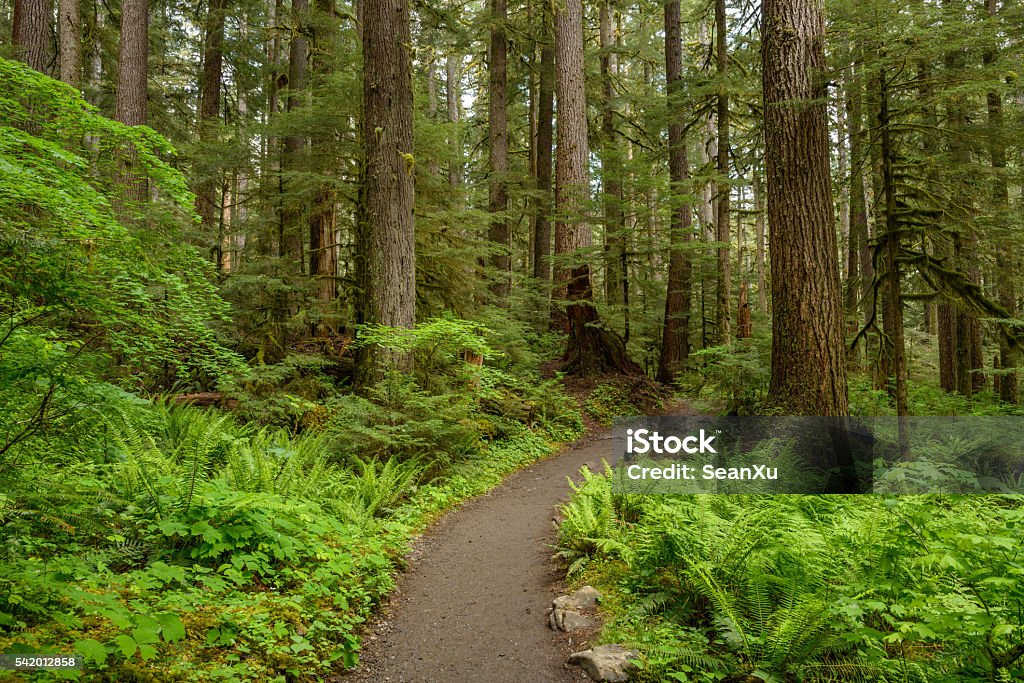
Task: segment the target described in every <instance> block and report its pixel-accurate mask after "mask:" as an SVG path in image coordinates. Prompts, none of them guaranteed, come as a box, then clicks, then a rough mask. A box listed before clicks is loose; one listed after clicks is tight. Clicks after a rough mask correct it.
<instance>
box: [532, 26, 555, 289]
mask: <svg viewBox="0 0 1024 683" xmlns="http://www.w3.org/2000/svg"><path fill="white" fill-rule="evenodd" d="M550 21H551V19H550V16H548V13H547V12H545V19H544V26H545V32H544V33H545V36H544V43H543V45H542V46H541V50H540V85H539V86H538V93H537V100H538V103H537V193H538V197H537V224H536V225H537V227H536V231H535V234H534V240H533V276H534V277H535V278H537V279H538V280H539V281H540V282H541V285H542V287H546V286H547V285H550V283H551V162H552V141H553V139H554V120H555V117H554V109H555V46H554V41H553V36H552V35H551V24H550Z"/></svg>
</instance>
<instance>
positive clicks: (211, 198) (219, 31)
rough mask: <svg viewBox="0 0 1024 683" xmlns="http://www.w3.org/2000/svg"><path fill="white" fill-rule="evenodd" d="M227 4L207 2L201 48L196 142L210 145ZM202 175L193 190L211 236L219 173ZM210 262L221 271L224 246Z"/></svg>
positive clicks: (212, 169) (214, 169)
mask: <svg viewBox="0 0 1024 683" xmlns="http://www.w3.org/2000/svg"><path fill="white" fill-rule="evenodd" d="M226 10H227V0H210V4H209V7H208V9H207V14H206V38H205V41H204V46H203V70H202V81H201V83H200V91H199V139H200V141H202V142H204V143H207V144H210V143H212V142H213V140H214V139H215V137H216V131H217V124H218V121H219V119H220V88H221V79H222V72H223V66H224V15H225V13H226ZM206 166H207V167H206V168H205V169H202V171H201V176H202V177H201V178H200V179H199V183H198V187H197V188H196V213H198V214H199V217H200V218H201V219H202V221H203V233H204V234H205V235H214V234H215V233H216V227H217V226H218V225H219V223H220V219H219V217H220V214H221V206H222V205H221V198H220V197H218V196H217V189H218V188H219V187H220V185H221V178H220V169H219V167H218V164H217V163H216V162H213V163H209V164H207V165H206ZM212 252H213V262H214V264H215V266H216V268H217V270H218V271H220V270H222V269H223V267H224V262H223V261H224V254H223V245H222V244H221V241H220V240H216V241H215V243H214V245H213V249H212Z"/></svg>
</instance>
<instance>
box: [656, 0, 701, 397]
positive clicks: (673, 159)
mask: <svg viewBox="0 0 1024 683" xmlns="http://www.w3.org/2000/svg"><path fill="white" fill-rule="evenodd" d="M682 40H683V38H682V29H681V26H680V9H679V0H672V2H669V3H667V4H666V5H665V73H666V78H667V80H668V102H667V104H668V115H669V124H668V172H669V181H670V184H671V194H670V198H671V201H672V215H671V223H670V227H669V249H670V253H669V259H668V285H667V287H668V291H667V294H666V296H665V320H664V327H663V328H662V336H661V356H660V357H659V359H658V381H659V382H663V383H665V384H668V383H670V382H672V381H673V380H674V379H675V377H676V374H677V373H678V372H679V371H680V370H682V368H683V364H684V363H685V362H686V359H687V358H688V357H689V355H690V313H691V311H690V288H691V286H692V284H691V278H692V271H693V267H692V264H691V260H690V252H689V251H688V247H689V242H690V239H691V233H692V227H691V221H692V208H691V206H690V203H689V200H686V201H683V199H682V198H681V195H683V194H685V193H687V192H688V190H689V187H687V184H688V181H689V179H690V170H689V167H688V159H687V156H688V150H687V146H686V129H685V123H684V121H683V117H682V116H680V115H679V114H678V113H677V112H678V111H679V110H680V109H681V108H682V106H681V105H682V103H681V102H679V101H677V99H676V98H677V97H678V95H679V93H680V90H681V88H680V86H681V85H682V79H683V51H682V50H683V42H682Z"/></svg>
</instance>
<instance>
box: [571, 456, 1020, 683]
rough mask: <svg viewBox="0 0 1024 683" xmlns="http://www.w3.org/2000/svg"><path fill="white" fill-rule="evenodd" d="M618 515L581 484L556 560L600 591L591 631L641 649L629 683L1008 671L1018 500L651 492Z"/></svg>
mask: <svg viewBox="0 0 1024 683" xmlns="http://www.w3.org/2000/svg"><path fill="white" fill-rule="evenodd" d="M628 510H629V511H631V512H632V513H633V514H635V515H636V514H638V516H637V517H636V519H635V521H634V522H629V521H626V520H625V519H624V518H623V516H622V511H623V506H622V504H621V502H619V503H618V504H616V501H615V498H614V496H613V494H612V492H611V486H610V483H609V479H608V478H607V477H602V476H596V475H593V474H590V473H588V472H585V473H584V480H583V483H582V484H580V485H578V486H576V487H574V496H573V499H572V500H571V501H570V502H569V503H568V504H566V505H565V506H564V507H563V521H562V522H561V525H560V527H559V529H560V536H559V549H558V554H559V555H560V556H561V557H562V558H563V559H564V560H566V561H567V562H568V563H569V569H570V573H577V572H579V571H581V570H584V571H585V573H586V576H587V580H588V581H592V582H597V583H599V584H600V583H601V582H602V581H603V582H605V585H604V588H605V589H606V590H607V591H608V593H610V594H611V597H610V598H609V600H608V604H609V605H610V606H611V607H610V610H611V615H610V616H611V619H610V621H609V625H608V627H607V628H606V634H605V635H606V637H607V638H608V639H614V640H619V641H622V640H625V641H627V642H629V643H631V644H633V645H635V646H637V647H639V648H640V649H641V650H642V651H643V652H644V653H645V663H646V669H645V673H644V674H643V675H644V676H645V677H647V678H644V680H680V681H716V680H730V681H732V680H735V681H740V680H762V681H779V682H782V681H822V682H826V681H828V682H831V681H897V680H898V681H938V680H944V681H960V680H963V681H984V680H993V681H996V680H1000V679H1001V677H1005V676H1007V675H1011V674H1013V675H1021V672H1022V669H1021V661H1020V659H1021V657H1020V654H1019V653H1018V650H1024V648H1020V647H1019V646H1018V645H1016V643H1020V642H1022V641H1021V636H1022V634H1024V618H1022V617H1021V614H1024V611H1022V608H1024V580H1022V578H1021V576H1022V575H1021V574H1020V570H1021V568H1022V567H1024V565H1022V564H1021V560H1020V557H1019V549H1020V547H1021V536H1020V532H1019V531H1018V529H1019V527H1018V525H1017V522H1016V520H1017V519H1020V518H1021V517H1022V515H1024V512H1022V510H1021V507H1020V499H1019V498H1017V499H1012V498H1009V497H1006V498H1003V499H989V498H980V497H973V498H953V499H949V498H947V499H930V498H925V497H919V498H909V497H908V498H904V499H896V498H891V499H879V498H865V497H860V498H853V497H850V498H840V497H834V496H739V495H736V496H724V495H702V496H676V497H671V496H651V497H647V498H645V499H642V502H641V503H639V504H636V503H635V502H634V503H633V504H632V505H631V506H630V507H629V508H628ZM638 511H639V512H638ZM1011 546H1012V547H1013V550H1011V549H1010V548H1011ZM609 582H610V583H609ZM983 586H986V588H983ZM997 586H998V588H996V587H997ZM979 634H988V635H987V636H984V638H987V639H988V644H987V645H985V644H984V643H985V640H984V639H983V640H982V641H981V643H979V640H978V636H979ZM979 645H981V646H980V647H979ZM1014 672H1016V673H1014ZM750 677H752V678H750Z"/></svg>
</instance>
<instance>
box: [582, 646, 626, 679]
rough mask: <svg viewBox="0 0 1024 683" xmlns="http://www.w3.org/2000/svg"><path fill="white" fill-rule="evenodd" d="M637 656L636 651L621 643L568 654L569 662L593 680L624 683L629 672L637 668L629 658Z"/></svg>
mask: <svg viewBox="0 0 1024 683" xmlns="http://www.w3.org/2000/svg"><path fill="white" fill-rule="evenodd" d="M639 656H640V653H639V652H638V651H636V650H627V649H626V648H624V647H622V646H621V645H614V644H613V645H599V646H597V647H595V648H591V649H590V650H584V651H583V652H575V653H573V654H572V655H570V656H569V663H570V664H576V665H577V666H579V667H581V668H582V669H583V670H584V671H586V672H587V675H588V676H590V678H591V679H593V680H595V681H598V682H604V683H625V682H626V681H628V680H629V676H630V674H631V673H633V672H634V671H636V670H637V667H636V665H635V664H633V663H632V662H630V661H629V660H631V659H636V658H638V657H639Z"/></svg>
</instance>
